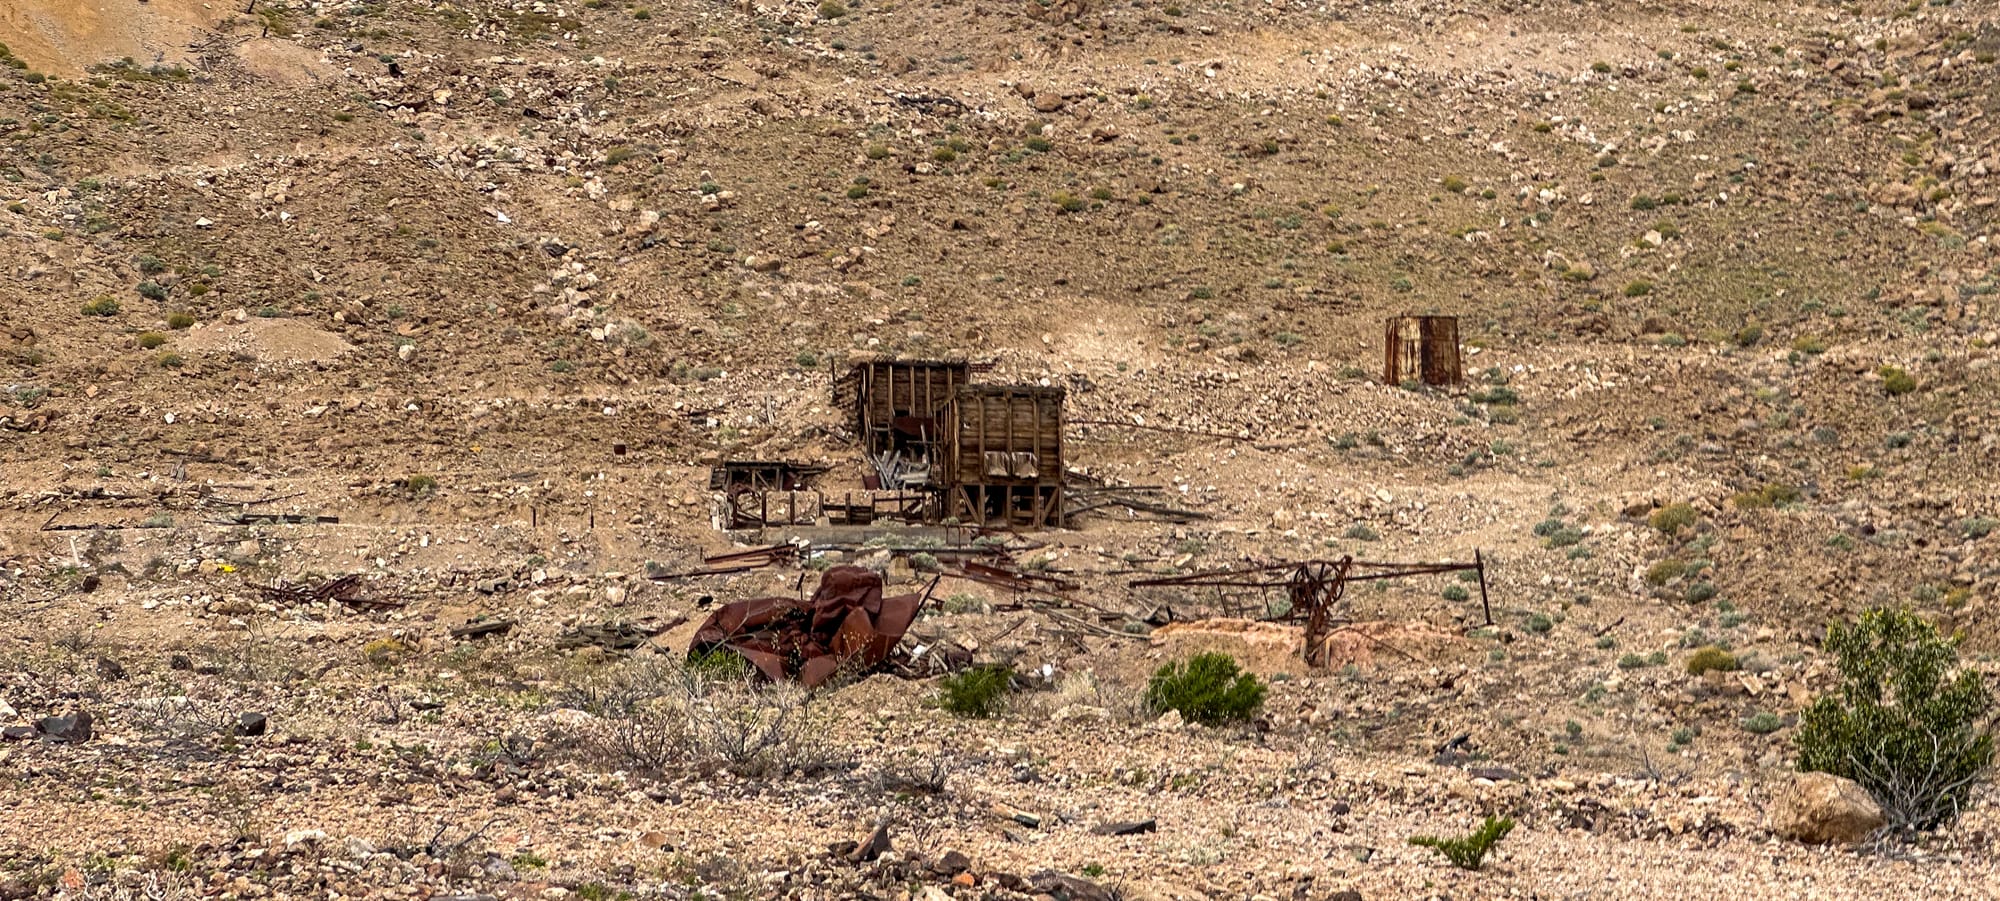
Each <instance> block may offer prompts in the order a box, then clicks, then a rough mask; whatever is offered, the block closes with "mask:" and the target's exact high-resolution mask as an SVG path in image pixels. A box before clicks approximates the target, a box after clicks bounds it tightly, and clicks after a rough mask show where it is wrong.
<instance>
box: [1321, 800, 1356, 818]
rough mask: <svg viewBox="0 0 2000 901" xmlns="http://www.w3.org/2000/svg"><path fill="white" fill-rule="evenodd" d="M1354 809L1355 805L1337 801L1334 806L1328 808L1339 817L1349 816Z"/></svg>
mask: <svg viewBox="0 0 2000 901" xmlns="http://www.w3.org/2000/svg"><path fill="white" fill-rule="evenodd" d="M1353 809H1354V805H1352V804H1349V803H1347V802H1346V801H1335V802H1333V804H1332V805H1330V806H1328V807H1327V810H1328V811H1329V812H1331V813H1332V814H1333V815H1334V816H1337V817H1344V816H1347V814H1348V812H1349V811H1352V810H1353Z"/></svg>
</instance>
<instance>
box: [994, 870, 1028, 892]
mask: <svg viewBox="0 0 2000 901" xmlns="http://www.w3.org/2000/svg"><path fill="white" fill-rule="evenodd" d="M986 878H987V879H990V880H992V881H993V884H995V885H998V886H1000V887H1001V888H1004V889H1006V890H1008V891H1010V892H1025V891H1027V890H1028V880H1026V879H1022V878H1021V877H1019V876H1016V875H1014V874H1012V873H988V874H986Z"/></svg>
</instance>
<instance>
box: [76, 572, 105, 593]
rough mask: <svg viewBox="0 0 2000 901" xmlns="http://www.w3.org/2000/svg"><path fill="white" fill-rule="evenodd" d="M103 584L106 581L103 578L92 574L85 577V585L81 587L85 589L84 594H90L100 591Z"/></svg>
mask: <svg viewBox="0 0 2000 901" xmlns="http://www.w3.org/2000/svg"><path fill="white" fill-rule="evenodd" d="M103 584H104V580H103V579H102V578H100V577H99V576H98V575H97V574H96V573H91V574H90V575H87V576H84V577H83V584H82V585H81V586H80V587H81V588H82V589H83V593H84V594H89V593H91V592H93V591H96V590H97V589H98V586H100V585H103Z"/></svg>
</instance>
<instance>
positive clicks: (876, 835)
mask: <svg viewBox="0 0 2000 901" xmlns="http://www.w3.org/2000/svg"><path fill="white" fill-rule="evenodd" d="M889 847H890V845H889V824H887V823H884V824H882V825H880V826H876V827H875V829H874V831H872V832H870V833H868V837H867V838H864V839H862V840H861V841H860V843H859V844H856V845H855V846H854V850H853V851H850V852H848V854H847V859H848V860H851V861H853V862H855V863H867V862H869V861H871V860H874V859H875V858H877V857H881V856H882V855H884V854H887V853H889Z"/></svg>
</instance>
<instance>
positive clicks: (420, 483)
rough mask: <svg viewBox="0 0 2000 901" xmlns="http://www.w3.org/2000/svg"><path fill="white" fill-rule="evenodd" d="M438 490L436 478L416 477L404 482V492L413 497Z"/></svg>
mask: <svg viewBox="0 0 2000 901" xmlns="http://www.w3.org/2000/svg"><path fill="white" fill-rule="evenodd" d="M437 489H438V480H437V477H436V476H425V475H415V476H410V477H409V478H406V479H404V480H403V490H404V491H407V492H409V493H410V494H411V495H412V496H422V495H426V494H430V493H432V492H434V491H436V490H437Z"/></svg>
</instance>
